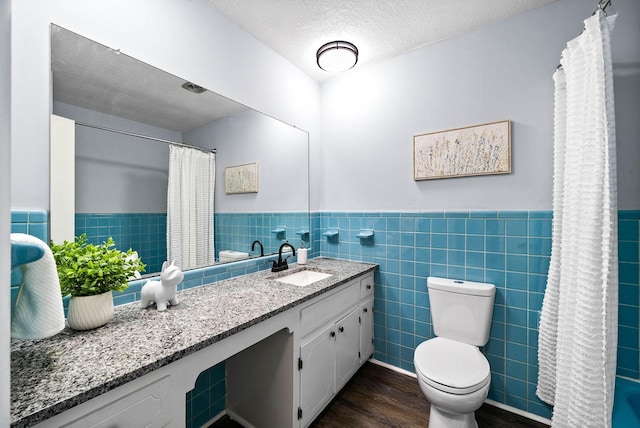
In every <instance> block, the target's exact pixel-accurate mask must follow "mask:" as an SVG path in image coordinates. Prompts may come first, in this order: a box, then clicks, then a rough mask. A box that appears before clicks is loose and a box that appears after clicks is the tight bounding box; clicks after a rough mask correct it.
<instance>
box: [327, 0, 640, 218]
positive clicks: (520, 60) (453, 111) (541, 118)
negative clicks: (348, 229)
mask: <svg viewBox="0 0 640 428" xmlns="http://www.w3.org/2000/svg"><path fill="white" fill-rule="evenodd" d="M594 4H595V2H591V1H589V2H585V1H583V0H559V1H558V2H555V3H552V4H550V5H548V6H544V7H542V8H539V9H536V10H533V11H531V12H528V13H526V14H523V15H520V16H516V17H513V18H510V19H507V20H505V21H502V22H498V23H496V24H493V25H491V26H489V27H485V28H482V29H479V30H477V31H474V32H472V33H469V34H466V35H463V36H460V37H457V38H454V39H450V40H446V41H443V42H440V43H437V44H435V45H432V46H428V47H425V48H423V49H419V50H415V51H413V52H410V53H408V54H406V55H401V56H398V57H395V58H392V59H390V60H387V61H384V62H381V63H378V64H376V65H373V66H370V67H367V68H362V69H359V70H357V71H355V70H354V72H353V73H349V74H346V75H344V76H340V77H338V78H334V79H332V80H329V81H327V82H325V83H323V84H322V85H321V130H322V135H321V138H322V147H321V151H322V162H323V166H322V170H323V178H322V186H321V194H320V196H319V197H320V206H321V207H322V210H368V211H373V210H475V209H490V210H494V209H551V201H552V179H553V177H552V175H553V80H552V74H553V72H554V70H555V68H556V66H557V65H558V64H559V61H560V53H561V51H562V49H563V48H564V47H565V46H566V43H567V41H569V40H570V39H572V38H574V37H575V36H577V35H578V34H579V33H580V32H581V30H582V21H583V20H584V19H586V18H587V17H589V16H590V15H591V13H592V12H593V10H594V7H595V5H594ZM614 6H615V8H616V9H617V10H618V11H620V16H619V19H618V22H617V24H616V28H615V31H614V35H613V60H614V63H615V66H614V71H615V85H616V88H615V90H616V98H617V103H616V110H617V113H618V116H617V130H618V150H619V152H618V156H619V163H618V168H619V171H620V172H621V174H620V179H619V194H620V198H619V200H620V203H619V205H620V208H622V209H638V208H640V188H639V187H640V172H639V171H638V168H637V165H638V164H640V149H639V147H640V144H639V143H640V141H639V140H640V128H639V125H638V124H639V123H640V121H639V120H638V117H640V93H639V88H640V58H639V56H640V48H639V42H640V35H639V31H640V30H639V28H640V2H637V0H617V1H615V2H614ZM504 119H510V120H512V121H513V129H512V137H513V139H512V141H513V143H512V155H513V156H512V158H513V162H512V171H513V172H512V173H511V174H509V175H494V176H483V177H464V178H453V179H441V180H428V181H414V180H413V169H412V167H413V164H412V162H413V160H412V156H413V136H414V135H418V134H423V133H428V132H434V131H439V130H446V129H450V128H458V127H463V126H469V125H474V124H482V123H486V122H495V121H499V120H504Z"/></svg>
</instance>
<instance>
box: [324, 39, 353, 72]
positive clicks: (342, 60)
mask: <svg viewBox="0 0 640 428" xmlns="http://www.w3.org/2000/svg"><path fill="white" fill-rule="evenodd" d="M316 59H317V61H318V67H320V68H321V69H323V70H325V71H329V72H340V71H346V70H349V69H350V68H352V67H353V66H354V65H356V63H357V62H358V48H356V47H355V45H353V44H352V43H349V42H343V41H336V42H329V43H327V44H325V45H323V46H322V47H321V48H320V49H318V52H317V53H316Z"/></svg>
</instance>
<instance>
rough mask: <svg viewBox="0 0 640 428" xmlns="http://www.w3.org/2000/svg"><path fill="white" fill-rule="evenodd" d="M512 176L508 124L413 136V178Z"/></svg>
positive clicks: (490, 124) (489, 124) (501, 123)
mask: <svg viewBox="0 0 640 428" xmlns="http://www.w3.org/2000/svg"><path fill="white" fill-rule="evenodd" d="M509 173H511V121H510V120H503V121H499V122H491V123H484V124H481V125H473V126H466V127H463V128H455V129H449V130H446V131H438V132H431V133H427V134H420V135H416V136H414V137H413V179H414V180H416V181H418V180H433V179H439V178H452V177H468V176H475V175H493V174H509Z"/></svg>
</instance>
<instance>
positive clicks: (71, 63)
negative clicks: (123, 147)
mask: <svg viewBox="0 0 640 428" xmlns="http://www.w3.org/2000/svg"><path fill="white" fill-rule="evenodd" d="M51 72H52V74H53V99H54V100H55V101H60V102H63V103H67V104H71V105H75V106H78V107H83V108H86V109H89V110H95V111H99V112H101V113H106V114H111V115H114V116H119V117H123V118H126V119H130V120H134V121H137V122H142V123H146V124H148V125H153V126H158V127H160V128H164V129H170V130H172V131H176V132H185V131H188V130H191V129H193V128H196V127H199V126H202V125H204V124H207V123H210V122H213V121H214V120H217V119H220V118H222V117H226V116H227V115H230V114H234V113H238V112H240V111H243V110H246V108H247V107H245V106H243V105H242V104H238V103H236V102H235V101H231V100H229V99H227V98H225V97H223V96H221V95H217V94H215V93H213V92H211V91H207V92H205V93H202V94H194V93H192V92H188V91H185V90H184V89H182V87H181V86H182V84H183V83H185V81H184V80H183V79H180V78H178V77H176V76H174V75H172V74H169V73H167V72H164V71H162V70H159V69H157V68H155V67H151V66H150V65H148V64H145V63H144V62H142V61H138V60H137V59H135V58H132V57H130V56H128V55H125V54H121V53H120V52H119V51H115V50H113V49H111V48H108V47H106V46H103V45H101V44H99V43H96V42H94V41H93V40H89V39H87V38H85V37H82V36H80V35H78V34H76V33H73V32H71V31H68V30H65V29H64V28H61V27H58V26H55V25H54V26H52V32H51Z"/></svg>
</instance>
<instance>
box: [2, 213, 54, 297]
mask: <svg viewBox="0 0 640 428" xmlns="http://www.w3.org/2000/svg"><path fill="white" fill-rule="evenodd" d="M48 221H49V216H48V214H47V212H46V211H42V210H15V211H11V233H27V234H29V235H33V236H35V237H36V238H38V239H41V240H42V241H44V242H46V243H48V242H49V226H48V224H49V223H48ZM21 280H22V275H21V274H20V269H19V268H16V269H14V270H12V271H11V307H12V308H13V307H14V305H15V301H16V296H17V295H18V286H19V285H20V281H21Z"/></svg>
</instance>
